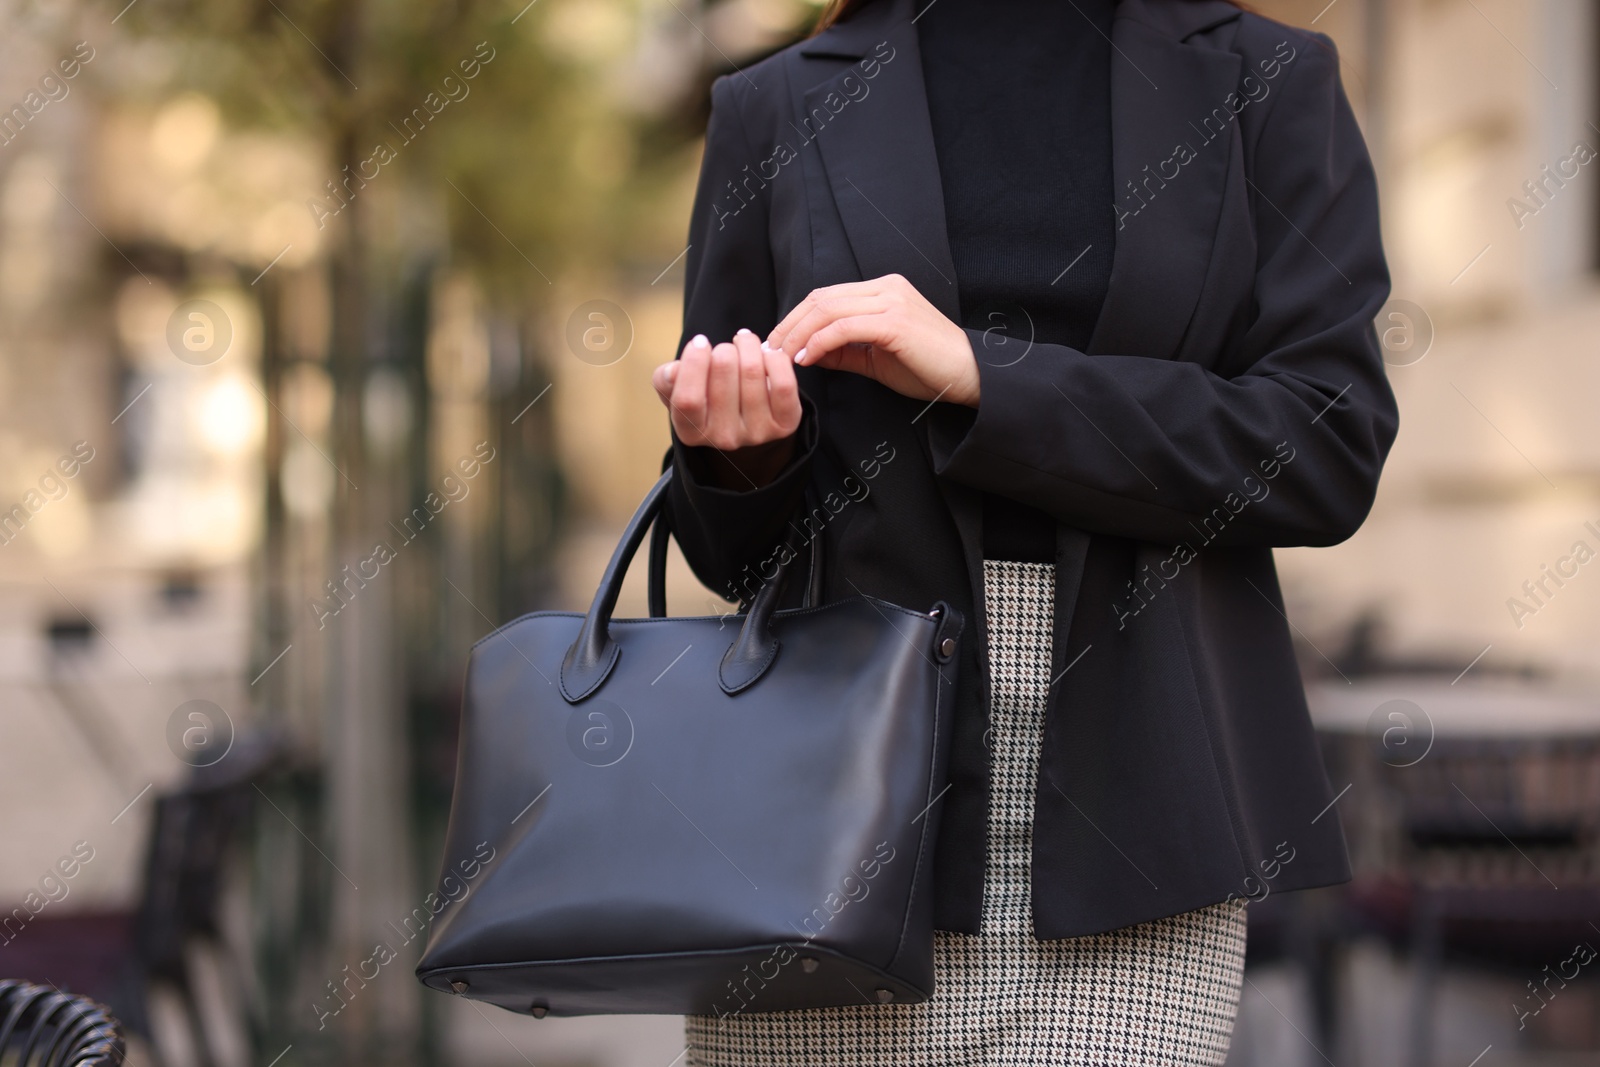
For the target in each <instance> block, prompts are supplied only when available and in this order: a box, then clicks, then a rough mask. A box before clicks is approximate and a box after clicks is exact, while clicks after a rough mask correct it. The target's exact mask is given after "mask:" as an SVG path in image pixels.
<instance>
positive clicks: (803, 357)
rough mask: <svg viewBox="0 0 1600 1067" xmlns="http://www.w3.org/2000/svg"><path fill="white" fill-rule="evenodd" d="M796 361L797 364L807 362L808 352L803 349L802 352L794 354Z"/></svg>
mask: <svg viewBox="0 0 1600 1067" xmlns="http://www.w3.org/2000/svg"><path fill="white" fill-rule="evenodd" d="M794 361H795V362H796V363H804V362H805V361H806V350H805V349H803V348H802V349H801V350H800V351H798V352H796V353H795V354H794Z"/></svg>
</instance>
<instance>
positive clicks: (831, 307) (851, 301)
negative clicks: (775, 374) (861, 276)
mask: <svg viewBox="0 0 1600 1067" xmlns="http://www.w3.org/2000/svg"><path fill="white" fill-rule="evenodd" d="M888 310H889V304H888V301H886V300H885V299H884V298H883V297H882V296H880V295H879V294H877V293H871V294H860V295H846V294H840V295H834V296H825V297H822V298H820V299H818V300H816V301H813V302H812V304H811V310H809V311H807V312H806V313H805V314H804V315H802V316H801V317H800V318H799V319H798V320H797V321H796V322H795V323H794V325H793V326H792V327H790V329H789V331H788V333H786V334H785V335H784V339H783V344H782V345H780V346H779V347H781V348H782V349H783V350H784V351H785V352H787V353H789V355H790V356H791V357H793V356H796V355H798V354H799V353H800V351H801V350H802V349H807V348H812V347H813V346H812V344H811V338H812V336H813V335H814V334H816V332H817V331H818V330H820V329H822V328H823V327H824V326H827V325H828V324H829V323H833V322H837V321H839V320H840V319H844V318H853V317H858V316H862V315H882V314H883V313H884V312H886V311H888ZM824 351H825V349H824Z"/></svg>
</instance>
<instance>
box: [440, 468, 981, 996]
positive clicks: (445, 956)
mask: <svg viewBox="0 0 1600 1067" xmlns="http://www.w3.org/2000/svg"><path fill="white" fill-rule="evenodd" d="M671 477H672V474H671V471H668V473H667V474H665V475H663V476H662V478H661V480H660V481H659V482H657V483H656V485H655V487H654V488H653V489H652V490H651V491H650V494H649V495H648V496H647V497H646V498H645V500H644V503H643V504H642V505H640V508H639V511H638V513H637V514H635V515H634V517H633V520H632V522H630V523H629V525H628V528H627V530H626V531H625V532H624V533H623V535H622V540H621V542H620V543H619V544H618V545H617V549H616V552H615V554H614V555H613V556H612V558H611V563H610V565H609V566H608V567H607V568H606V572H605V576H604V577H603V578H602V579H601V582H600V588H599V590H598V592H596V594H595V598H594V603H593V605H592V606H591V607H590V608H589V612H588V614H587V615H578V614H576V613H572V612H537V613H535V614H532V615H526V616H523V617H522V618H520V619H517V620H516V621H514V622H511V623H508V624H507V625H505V626H503V627H501V628H500V629H498V630H496V631H495V632H494V633H492V634H490V635H489V636H488V637H485V638H484V639H483V640H481V641H479V642H478V643H477V644H476V645H475V646H474V647H473V650H472V656H471V660H470V662H469V665H468V668H467V683H466V693H465V706H464V709H463V713H462V724H461V742H460V759H459V764H458V767H457V774H456V786H455V798H454V800H453V802H452V805H451V810H450V827H449V832H448V835H447V838H446V842H445V857H444V873H443V875H442V877H441V879H440V885H439V891H438V894H437V896H436V898H435V900H436V902H438V903H439V905H440V906H439V908H438V910H437V912H436V917H435V918H434V920H433V923H432V929H431V931H430V936H429V939H428V947H427V950H426V951H425V952H424V953H423V957H422V962H421V963H420V964H419V965H418V967H417V975H418V977H419V978H421V979H422V981H423V982H424V983H425V984H427V985H428V986H430V987H432V988H434V989H438V990H441V991H444V992H453V993H456V994H458V995H460V996H465V997H470V998H473V999H475V1000H482V1001H486V1002H488V1003H492V1004H497V1005H499V1006H500V1007H502V1008H509V1009H510V1010H512V1011H517V1012H525V1013H528V1014H531V1015H536V1016H543V1015H546V1014H552V1015H584V1014H596V1013H605V1012H626V1013H661V1014H690V1013H693V1014H702V1013H703V1014H717V1015H731V1014H737V1013H742V1012H761V1011H780V1010H786V1009H793V1008H806V1007H823V1006H832V1005H844V1004H861V1003H867V1004H883V1003H908V1002H914V1001H920V1000H924V999H926V998H927V997H928V996H929V994H931V993H932V991H933V922H932V904H933V901H932V895H931V891H932V860H933V856H932V852H933V842H934V835H935V831H936V829H937V819H938V811H939V807H940V805H939V804H938V803H937V801H938V799H939V797H940V795H941V790H942V789H943V788H944V759H945V750H946V747H947V745H948V738H949V733H950V723H951V719H952V712H953V710H954V709H953V694H954V691H955V686H954V672H955V667H956V662H957V660H956V655H955V652H956V643H957V642H958V640H959V638H960V632H961V626H962V620H961V618H960V616H959V614H958V613H956V612H954V611H953V610H952V609H950V608H949V607H948V606H947V605H944V604H938V605H934V606H933V610H932V611H926V612H924V611H913V610H910V609H908V608H903V607H898V606H896V605H894V604H890V603H887V602H885V601H882V600H877V599H873V598H870V597H852V598H850V599H848V600H840V601H836V602H834V603H830V604H826V605H821V606H806V607H802V608H798V609H789V610H777V601H778V597H779V594H780V587H781V585H782V582H783V578H782V575H781V574H780V577H779V578H777V579H774V580H771V581H768V582H767V583H766V584H765V585H764V586H763V587H762V590H761V591H760V592H759V593H758V594H757V595H756V597H755V598H754V602H753V603H752V604H751V605H750V608H749V610H748V611H747V612H744V613H742V614H739V615H731V616H710V617H701V618H661V617H655V615H656V613H657V612H660V613H661V614H664V599H665V598H664V594H663V593H662V577H661V573H660V566H659V564H660V558H659V557H662V556H664V554H665V551H664V550H665V531H664V530H663V529H661V526H662V524H661V523H657V527H658V529H657V536H656V538H655V540H654V542H653V543H652V551H651V557H652V558H651V563H652V568H651V570H652V575H651V607H652V617H651V618H647V619H613V618H612V617H611V614H612V610H613V608H614V607H615V606H616V602H617V594H618V591H619V588H620V586H621V584H622V578H623V574H624V573H625V571H626V570H627V567H628V564H629V562H630V561H631V560H632V558H633V556H634V553H635V552H636V551H637V550H638V548H639V545H640V543H641V541H642V540H643V538H644V534H645V531H646V529H647V528H649V526H650V524H651V522H652V520H654V519H655V518H656V515H657V512H658V511H659V510H660V508H661V504H662V499H663V497H664V496H665V494H666V490H667V487H668V484H669V482H670V480H671ZM813 555H814V554H813ZM789 569H790V568H789V567H784V568H780V571H784V572H786V571H787V570H789ZM814 570H815V564H814V565H813V571H814ZM816 584H817V583H815V582H811V583H808V589H810V588H814V587H816ZM808 599H810V594H808Z"/></svg>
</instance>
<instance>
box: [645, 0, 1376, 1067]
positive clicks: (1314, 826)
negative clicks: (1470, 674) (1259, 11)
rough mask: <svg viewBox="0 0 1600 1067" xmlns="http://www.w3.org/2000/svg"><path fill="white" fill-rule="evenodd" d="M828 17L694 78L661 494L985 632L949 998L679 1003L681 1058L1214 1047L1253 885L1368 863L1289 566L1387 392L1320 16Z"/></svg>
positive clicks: (970, 3) (965, 767)
mask: <svg viewBox="0 0 1600 1067" xmlns="http://www.w3.org/2000/svg"><path fill="white" fill-rule="evenodd" d="M823 23H824V26H825V28H824V29H823V30H822V31H821V32H820V33H818V34H817V35H815V36H813V37H812V38H810V39H809V40H807V41H804V42H802V43H800V44H799V45H797V46H795V47H792V48H789V49H786V50H785V51H783V52H780V53H778V54H777V55H774V56H772V57H771V58H769V59H767V60H765V61H763V62H761V63H758V64H756V65H754V66H753V67H751V68H750V69H748V70H745V71H742V72H738V73H736V74H734V75H730V76H727V77H724V78H722V79H719V80H718V82H717V83H716V85H715V86H714V87H713V90H712V102H713V109H712V116H711V123H710V128H709V131H708V134H707V143H706V152H705V158H704V162H703V164H702V173H701V179H700V186H699V192H698V196H697V199H696V204H695V209H694V212H695V213H694V218H693V221H692V224H691V229H690V247H689V253H688V281H687V303H686V312H685V324H684V325H685V331H684V337H685V342H684V344H683V346H682V352H681V355H680V357H679V358H678V359H677V360H676V361H674V362H670V363H668V364H667V365H664V366H663V367H661V368H658V370H657V372H656V376H655V386H656V389H657V391H658V392H659V393H660V395H661V397H662V400H663V401H664V402H665V403H666V405H667V407H668V408H669V410H670V413H671V420H672V429H673V435H674V444H673V449H672V452H671V456H670V462H671V463H672V464H673V465H674V466H675V468H676V471H677V477H676V478H675V481H674V486H673V490H672V495H671V498H670V517H671V522H672V525H673V529H674V531H675V533H676V536H677V537H678V539H679V541H680V543H681V544H682V547H683V550H684V554H685V556H686V557H687V558H688V560H689V562H690V564H691V565H692V566H693V568H694V570H695V572H696V573H697V574H698V575H699V576H700V578H701V579H702V580H703V581H705V582H706V583H707V584H709V585H711V586H712V587H713V588H716V589H719V590H724V591H727V592H728V593H729V594H730V596H734V597H748V595H749V593H750V591H751V590H753V588H754V587H755V585H757V584H759V581H760V579H759V577H758V575H759V573H760V571H761V569H762V567H763V563H764V561H768V560H770V558H771V555H772V553H773V550H774V546H775V545H776V544H777V543H778V542H779V540H780V539H782V538H784V537H788V538H790V539H791V540H793V539H794V538H795V537H796V535H800V536H801V538H802V539H804V540H814V541H817V542H819V543H820V548H821V558H822V560H823V561H824V567H823V575H824V595H825V598H826V599H834V598H838V597H846V596H852V595H856V594H858V593H865V594H870V595H874V596H878V597H882V598H884V599H886V600H891V601H894V602H897V603H904V604H926V603H932V602H934V601H935V600H937V599H940V598H943V599H946V600H948V601H950V602H951V603H952V604H954V605H955V606H956V607H958V608H960V609H961V610H963V611H965V612H967V613H968V617H969V618H974V619H975V620H976V621H977V623H978V626H977V632H978V633H979V634H981V635H982V638H983V639H982V640H981V641H970V642H966V644H965V647H964V648H963V651H962V655H963V657H964V660H965V662H964V664H963V670H962V682H961V686H960V691H959V692H958V693H957V699H958V704H957V722H956V728H955V739H954V743H953V750H952V754H951V757H950V766H951V772H950V777H951V786H950V789H949V790H948V792H947V793H945V794H944V796H943V797H942V799H941V800H940V801H939V802H938V815H939V819H940V822H939V837H938V845H937V850H936V862H935V870H934V877H935V881H934V885H935V895H936V900H937V904H936V911H937V914H936V926H937V927H938V929H939V931H940V933H939V934H938V938H937V950H936V951H937V956H936V959H937V963H938V982H939V985H938V989H937V990H936V991H935V993H934V995H933V997H932V999H931V1000H930V1001H928V1002H927V1003H925V1004H917V1005H888V1006H881V1005H876V1004H872V1005H867V1004H863V1005H862V1006H861V1007H850V1008H843V1009H831V1010H825V1011H803V1012H784V1013H770V1014H764V1015H763V1014H754V1013H751V1014H745V1015H739V1016H735V1017H730V1018H726V1019H722V1020H713V1019H709V1018H691V1019H690V1020H689V1024H688V1031H689V1041H690V1055H691V1062H695V1063H701V1064H707V1065H723V1064H726V1065H737V1067H756V1065H759V1064H779V1063H808V1064H826V1065H829V1067H843V1065H858V1064H885V1065H887V1064H894V1065H896V1067H905V1065H908V1064H911V1065H918V1067H921V1065H930V1064H941V1065H942V1064H975V1063H985V1064H990V1063H993V1064H1002V1063H1003V1064H1037V1063H1052V1064H1056V1063H1072V1064H1079V1063H1082V1064H1096V1065H1103V1064H1150V1063H1160V1064H1177V1063H1184V1064H1189V1063H1205V1064H1216V1063H1221V1062H1222V1061H1223V1059H1224V1058H1225V1055H1226V1051H1227V1046H1228V1041H1229V1037H1230V1034H1231V1030H1232V1024H1233V1016H1234V1012H1235V1009H1236V1006H1237V1002H1238V995H1239V988H1240V982H1241V979H1242V966H1243V950H1244V938H1245V920H1244V915H1243V911H1242V908H1241V907H1240V906H1239V903H1238V902H1240V901H1241V900H1242V899H1244V898H1259V897H1260V896H1261V895H1263V894H1264V893H1267V892H1273V891H1279V892H1281V891H1285V890H1293V889H1303V888H1308V887H1312V886H1320V885H1328V884H1332V883H1336V882H1340V881H1343V880H1345V879H1347V878H1348V877H1349V867H1348V860H1347V857H1346V855H1345V851H1344V844H1343V838H1342V836H1341V834H1340V831H1339V826H1338V818H1337V814H1336V812H1335V811H1333V810H1332V808H1331V806H1332V802H1333V800H1334V795H1333V793H1332V790H1331V789H1330V788H1329V784H1328V781H1327V779H1326V776H1325V774H1324V771H1323V769H1322V764H1321V762H1320V760H1319V757H1318V753H1317V748H1316V743H1315V739H1314V735H1313V732H1312V728H1311V724H1310V721H1309V716H1308V714H1307V711H1306V705H1305V699H1304V693H1303V689H1302V685H1301V681H1300V677H1299V674H1298V671H1297V668H1296V665H1295V660H1294V656H1293V649H1292V645H1291V639H1290V631H1289V626H1288V623H1287V620H1286V618H1285V616H1284V614H1283V609H1282V599H1281V596H1280V593H1279V589H1278V584H1277V579H1276V575H1275V572H1274V568H1273V560H1272V548H1273V547H1275V546H1294V545H1329V544H1334V543H1336V542H1339V541H1341V540H1343V539H1345V538H1347V537H1349V536H1350V535H1351V534H1352V533H1353V532H1354V531H1355V530H1356V529H1357V527H1358V526H1359V525H1360V524H1361V522H1362V521H1363V519H1364V518H1365V517H1366V514H1367V512H1368V510H1369V509H1370V507H1371V504H1372V500H1373V496H1374V493H1375V492H1376V486H1377V480H1378V474H1379V471H1380V469H1381V467H1382V464H1383V461H1384V458H1385V456H1386V455H1387V453H1388V450H1389V447H1390V445H1391V444H1392V442H1393V440H1394V436H1395V433H1396V430H1397V425H1398V416H1397V413H1396V408H1395V403H1394V399H1393V396H1392V394H1391V392H1390V390H1389V387H1388V384H1387V382H1386V380H1385V377H1384V372H1383V364H1382V360H1381V358H1380V352H1379V348H1378V345H1377V339H1376V336H1375V332H1374V329H1373V325H1372V323H1373V318H1374V316H1375V315H1376V313H1377V312H1378V309H1379V307H1380V306H1381V305H1382V303H1383V302H1384V300H1385V299H1386V297H1387V295H1388V275H1387V269H1386V267H1385V264H1384V259H1383V251H1382V247H1381V244H1380V240H1379V226H1378V211H1377V195H1376V189H1375V183H1374V179H1373V173H1372V169H1371V166H1370V163H1369V161H1368V157H1367V153H1366V150H1365V147H1364V145H1363V143H1362V138H1361V134H1360V132H1359V130H1358V129H1357V126H1356V123H1355V121H1354V118H1353V117H1352V114H1351V111H1350V108H1349V105H1348V103H1347V101H1346V99H1345V96H1344V93H1343V90H1342V88H1341V86H1340V81H1339V74H1338V60H1337V57H1336V55H1335V53H1334V50H1333V46H1332V43H1331V42H1330V41H1329V40H1328V39H1327V38H1326V37H1323V36H1321V35H1318V34H1312V33H1307V32H1305V31H1301V30H1296V29H1291V28H1289V27H1285V26H1281V25H1279V24H1276V23H1274V22H1271V21H1269V20H1267V19H1265V18H1262V17H1259V16H1257V15H1254V14H1252V13H1248V12H1244V11H1241V10H1240V9H1239V8H1238V7H1236V6H1233V5H1231V4H1228V3H1224V2H1222V0H1071V2H1070V3H1069V2H1063V0H1004V2H995V0H985V2H982V3H979V2H978V0H937V2H936V3H934V4H933V5H932V6H931V7H927V6H925V5H923V4H921V3H918V4H915V5H914V4H913V2H912V0H854V2H851V0H843V2H841V0H834V2H833V3H831V4H830V5H829V7H828V8H827V10H826V11H825V13H824V18H823ZM713 339H714V341H715V343H714V344H713V343H712V340H713ZM863 472H870V475H871V476H870V477H869V476H868V474H866V473H863ZM808 487H809V488H810V489H811V490H812V491H813V493H814V497H813V499H816V500H822V501H824V502H825V503H824V505H823V506H820V507H812V508H811V509H810V510H809V511H808V512H807V514H806V517H805V518H804V519H803V520H802V521H794V520H796V518H797V509H799V508H800V507H801V506H802V501H804V500H805V499H806V496H807V488H808ZM792 584H795V585H799V584H801V583H792Z"/></svg>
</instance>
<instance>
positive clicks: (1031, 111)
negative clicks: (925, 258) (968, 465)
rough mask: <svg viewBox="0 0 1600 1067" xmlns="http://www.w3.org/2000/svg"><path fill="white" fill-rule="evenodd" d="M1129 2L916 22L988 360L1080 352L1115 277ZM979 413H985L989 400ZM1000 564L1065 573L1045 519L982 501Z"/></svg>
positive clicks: (965, 311) (926, 16) (945, 14)
mask: <svg viewBox="0 0 1600 1067" xmlns="http://www.w3.org/2000/svg"><path fill="white" fill-rule="evenodd" d="M1115 8H1116V0H934V3H933V4H932V6H931V7H928V6H924V7H923V8H922V14H921V15H920V16H919V17H918V19H917V35H918V40H919V43H920V46H921V51H922V76H923V81H924V83H925V86H926V89H927V96H928V114H929V118H930V119H931V120H932V125H933V142H934V150H935V152H936V154H937V155H938V159H939V180H940V183H941V185H942V187H943V190H944V211H945V227H946V230H947V231H948V233H949V239H950V254H951V256H952V258H953V259H954V261H955V268H956V285H957V288H958V289H959V290H960V294H961V317H962V323H961V325H962V326H963V327H965V328H967V329H972V330H982V331H987V333H986V335H985V343H984V344H982V345H974V346H973V347H974V349H975V350H976V352H977V356H978V359H979V360H981V361H983V362H985V363H988V364H990V365H992V366H1004V365H1006V364H1009V363H1013V362H1015V361H1017V360H1019V359H1041V358H1046V357H1045V356H1044V355H1043V354H1042V353H1040V352H1037V351H1032V350H1030V347H1029V346H1030V339H1031V341H1032V342H1040V343H1049V344H1060V345H1067V346H1070V347H1072V348H1077V349H1080V350H1081V349H1083V348H1084V347H1085V346H1086V345H1087V344H1088V343H1089V337H1090V335H1091V334H1092V333H1093V332H1094V325H1095V320H1096V319H1097V318H1098V316H1099V314H1100V305H1101V304H1102V303H1103V302H1104V301H1105V294H1106V287H1107V284H1108V283H1109V281H1110V278H1111V253H1112V248H1113V245H1114V242H1115V233H1114V219H1113V214H1112V201H1113V193H1112V188H1111V39H1110V38H1111V18H1112V14H1113V12H1114V10H1115ZM980 402H981V401H980ZM983 550H984V556H985V557H986V558H989V559H1011V560H1023V561H1027V562H1037V563H1053V562H1054V561H1055V523H1054V520H1053V519H1051V517H1050V516H1049V515H1047V514H1045V513H1044V512H1042V511H1040V510H1038V509H1036V508H1033V507H1030V506H1028V505H1026V504H1022V503H1020V502H1018V501H1014V500H1011V499H1010V498H1008V497H1002V496H997V495H995V494H985V496H984V507H983Z"/></svg>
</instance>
